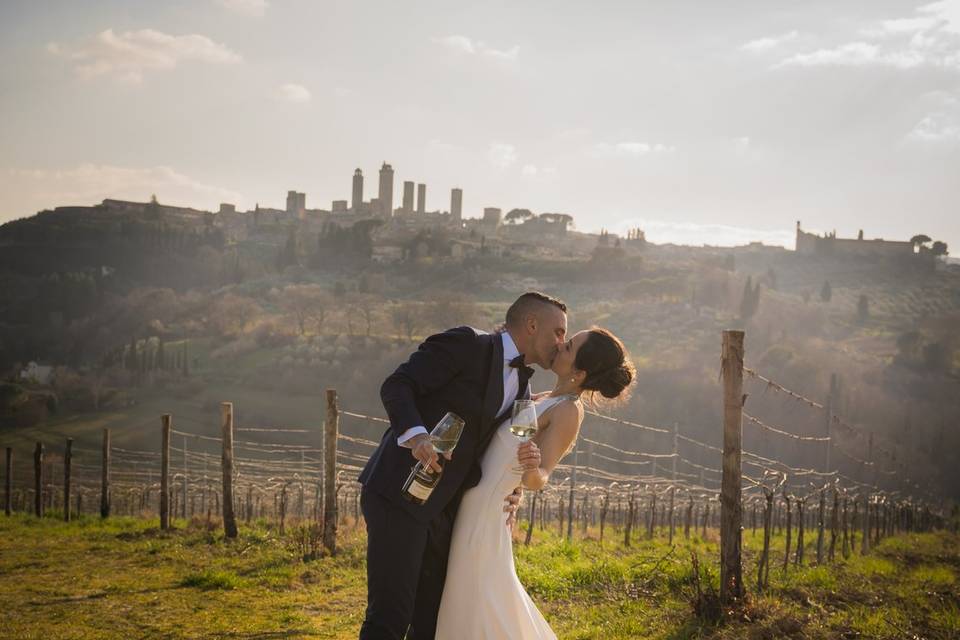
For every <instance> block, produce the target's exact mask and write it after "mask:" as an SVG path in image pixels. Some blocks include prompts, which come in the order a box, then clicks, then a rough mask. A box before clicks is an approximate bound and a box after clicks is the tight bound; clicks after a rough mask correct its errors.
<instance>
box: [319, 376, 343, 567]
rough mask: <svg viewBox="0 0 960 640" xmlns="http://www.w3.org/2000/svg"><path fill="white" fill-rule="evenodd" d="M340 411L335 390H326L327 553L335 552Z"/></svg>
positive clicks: (325, 491) (325, 476)
mask: <svg viewBox="0 0 960 640" xmlns="http://www.w3.org/2000/svg"><path fill="white" fill-rule="evenodd" d="M339 432H340V409H339V408H338V406H337V390H336V389H327V419H326V422H324V425H323V459H324V460H323V485H324V486H323V546H324V547H325V548H326V550H327V553H329V554H330V555H334V554H335V553H336V552H337V493H336V491H337V487H336V484H337V437H338V434H339Z"/></svg>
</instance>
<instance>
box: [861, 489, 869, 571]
mask: <svg viewBox="0 0 960 640" xmlns="http://www.w3.org/2000/svg"><path fill="white" fill-rule="evenodd" d="M860 524H861V526H862V527H863V530H862V532H861V534H860V555H862V556H865V555H867V553H868V552H869V551H870V494H869V493H865V494H863V514H862V515H861V516H860Z"/></svg>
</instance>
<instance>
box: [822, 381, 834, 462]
mask: <svg viewBox="0 0 960 640" xmlns="http://www.w3.org/2000/svg"><path fill="white" fill-rule="evenodd" d="M837 393H838V391H837V374H835V373H831V374H830V395H828V396H827V401H826V403H825V404H826V406H825V407H824V408H823V409H824V414H825V420H824V422H825V429H824V435H825V436H826V438H827V440H825V441H824V443H823V444H824V448H823V449H824V454H823V457H824V459H823V472H824V473H830V453H831V452H830V450H831V448H832V445H833V436H832V434H831V432H832V430H833V405H834V402H836V396H837Z"/></svg>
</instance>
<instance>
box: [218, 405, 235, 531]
mask: <svg viewBox="0 0 960 640" xmlns="http://www.w3.org/2000/svg"><path fill="white" fill-rule="evenodd" d="M220 439H221V443H222V445H223V453H222V455H221V458H220V466H221V468H222V471H223V500H221V504H222V505H223V535H224V536H225V537H227V538H236V537H237V518H236V515H235V514H234V512H233V502H234V500H233V403H232V402H221V403H220Z"/></svg>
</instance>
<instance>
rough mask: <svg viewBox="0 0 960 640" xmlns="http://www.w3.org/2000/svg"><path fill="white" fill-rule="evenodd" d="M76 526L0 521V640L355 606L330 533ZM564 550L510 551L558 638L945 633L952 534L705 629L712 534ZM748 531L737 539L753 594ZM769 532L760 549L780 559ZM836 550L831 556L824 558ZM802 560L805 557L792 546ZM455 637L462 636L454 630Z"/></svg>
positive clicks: (325, 630) (551, 543)
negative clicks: (315, 538) (310, 544)
mask: <svg viewBox="0 0 960 640" xmlns="http://www.w3.org/2000/svg"><path fill="white" fill-rule="evenodd" d="M175 525H176V527H175V529H174V530H173V531H170V532H161V531H160V530H159V529H158V527H157V521H156V520H155V519H137V518H126V517H117V518H111V519H110V520H108V521H106V522H103V521H101V520H100V519H99V518H96V517H89V516H85V517H83V518H82V519H80V520H79V521H75V522H73V523H70V524H65V523H62V522H60V521H58V520H57V519H56V518H55V516H54V515H53V514H52V515H51V517H48V518H44V519H43V520H37V519H36V518H32V517H30V516H26V515H14V516H12V517H9V518H5V517H0V576H3V578H2V580H0V601H2V602H3V603H4V612H5V613H4V615H3V621H2V624H0V635H2V637H4V638H57V639H60V638H64V639H66V638H355V637H356V635H357V630H358V628H359V625H360V621H361V619H362V615H363V609H364V602H365V580H364V563H365V560H364V534H363V531H362V528H356V527H352V526H350V525H347V526H345V527H343V528H342V529H341V531H342V536H341V548H340V552H339V553H338V555H337V556H335V557H333V558H321V559H318V560H310V561H304V560H303V553H302V549H301V548H299V547H298V545H297V544H296V542H295V541H294V536H292V535H290V532H289V531H288V534H287V536H284V537H280V536H279V535H278V534H277V531H276V530H275V529H273V528H272V527H271V526H270V525H269V523H266V522H260V523H257V525H256V526H251V527H246V528H242V530H241V535H240V537H239V539H237V540H235V541H232V542H229V543H227V542H225V541H224V539H223V537H222V535H221V533H220V532H219V530H217V529H212V530H208V528H207V527H206V525H205V523H203V522H201V521H199V520H196V521H193V522H186V521H176V522H175ZM596 534H597V532H596V531H591V532H589V534H588V538H587V539H583V540H580V539H578V540H576V541H575V543H574V544H568V543H566V542H564V541H561V540H559V539H558V538H557V536H556V533H555V532H554V531H541V530H539V529H537V530H535V532H534V544H532V545H531V546H530V547H523V546H522V545H521V544H518V545H517V547H516V554H517V566H518V572H519V574H520V578H521V580H522V581H523V583H524V584H525V585H526V586H527V588H528V590H529V591H530V593H531V595H532V596H533V597H534V599H535V600H536V602H537V603H538V605H539V606H540V607H541V609H542V610H543V611H544V613H545V615H546V616H547V618H548V620H549V621H550V623H551V625H552V626H553V627H554V629H555V630H556V631H557V633H558V635H559V636H560V637H561V638H583V639H585V638H605V639H616V638H661V639H680V638H718V639H719V638H723V639H727V638H750V639H757V640H759V639H766V638H769V639H774V638H891V639H892V638H927V639H931V640H933V639H940V638H942V639H947V638H957V637H960V582H958V578H960V538H958V536H956V535H955V534H949V533H945V532H938V533H931V534H920V535H901V536H896V537H892V538H888V539H885V540H884V541H883V542H882V544H881V545H880V546H879V547H878V548H876V549H875V550H874V552H873V553H872V554H871V555H868V556H866V557H863V558H861V557H859V556H851V557H850V558H849V559H848V560H845V561H844V560H842V559H839V560H838V562H837V564H836V565H833V566H822V567H816V566H808V567H802V568H794V567H793V566H792V564H791V567H790V569H789V570H788V571H787V573H786V574H784V573H783V572H782V570H781V563H782V554H779V553H775V554H774V556H773V558H772V570H771V575H770V580H771V589H770V592H769V594H767V595H764V596H759V597H758V596H751V597H749V598H748V601H747V602H746V603H745V604H744V606H743V607H742V608H740V609H739V610H737V611H735V612H728V613H727V614H725V615H724V618H723V619H722V620H721V621H719V622H717V621H709V620H705V619H703V618H698V617H697V616H695V615H694V613H693V607H692V603H693V593H694V587H693V583H694V580H693V577H694V574H693V571H692V568H691V551H693V552H695V553H696V554H697V556H698V557H699V558H700V560H701V563H702V567H701V571H702V574H701V575H702V578H701V580H702V582H703V585H704V589H707V590H709V589H710V588H715V586H716V584H717V576H716V573H717V570H716V558H717V540H716V532H715V531H708V534H707V538H706V539H702V538H701V537H700V536H699V535H697V536H692V537H691V539H690V540H689V541H686V540H684V539H683V536H682V535H680V536H678V540H677V541H676V543H675V546H674V547H672V548H671V547H670V546H668V545H667V544H666V540H665V537H663V536H658V537H657V538H656V539H655V540H653V541H647V540H643V539H640V540H636V539H635V540H634V544H633V545H632V546H631V547H630V548H629V549H627V548H624V546H623V541H622V534H621V533H619V532H615V531H611V530H610V529H608V530H607V538H606V540H605V542H604V543H603V544H602V545H601V544H600V543H599V542H598V541H597V540H596V539H595V537H596ZM759 543H760V535H759V534H758V535H757V536H756V537H754V536H753V535H752V534H751V533H750V532H749V531H748V532H746V533H745V534H744V546H745V553H746V560H745V565H744V570H745V577H746V578H747V584H748V585H749V586H750V590H751V591H753V583H754V575H753V574H754V570H755V566H756V556H755V549H756V547H757V545H758V544H759ZM782 546H783V541H782V539H781V538H779V537H778V538H775V539H774V548H775V549H782ZM838 556H839V553H838ZM807 557H808V558H815V550H814V549H813V548H812V547H811V548H808V550H807ZM464 637H467V636H464Z"/></svg>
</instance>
